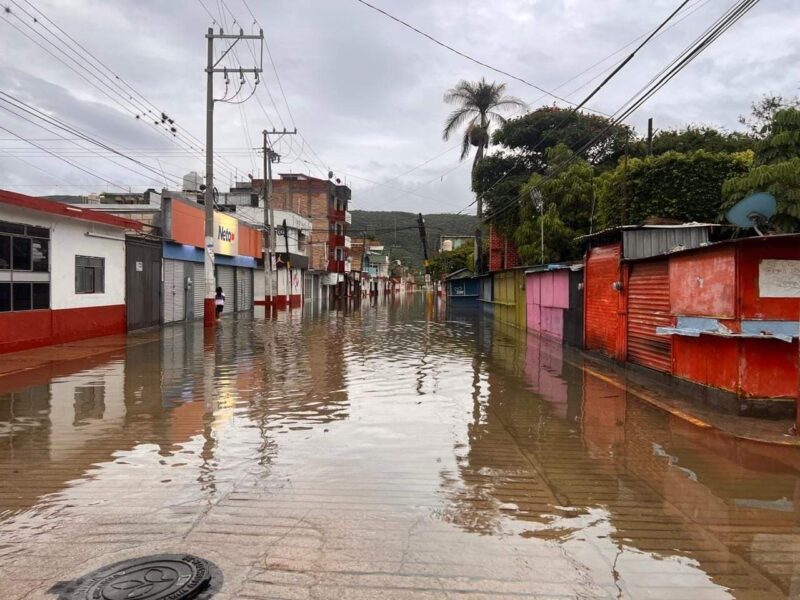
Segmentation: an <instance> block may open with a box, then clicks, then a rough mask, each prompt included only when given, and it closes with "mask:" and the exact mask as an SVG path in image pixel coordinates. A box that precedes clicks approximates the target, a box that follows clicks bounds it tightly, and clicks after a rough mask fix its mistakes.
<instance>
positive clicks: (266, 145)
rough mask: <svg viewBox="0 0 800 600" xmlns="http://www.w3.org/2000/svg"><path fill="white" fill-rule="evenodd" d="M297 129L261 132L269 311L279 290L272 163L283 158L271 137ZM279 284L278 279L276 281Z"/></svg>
mask: <svg viewBox="0 0 800 600" xmlns="http://www.w3.org/2000/svg"><path fill="white" fill-rule="evenodd" d="M296 133H297V128H295V129H294V131H287V130H286V129H284V130H283V131H277V130H275V129H273V130H272V131H267V130H266V129H265V130H264V131H262V132H261V134H262V135H263V138H264V140H263V151H264V184H263V185H262V186H261V193H262V195H263V196H264V235H265V236H269V237H268V238H267V237H265V239H264V241H265V244H264V283H265V285H264V290H265V293H266V298H264V306H265V308H266V310H269V308H270V306H272V304H273V303H274V302H275V296H276V295H277V292H278V290H273V287H272V284H273V281H272V257H273V256H275V212H274V211H273V210H272V163H274V162H280V160H281V157H280V155H279V154H278V153H276V152H274V151H273V150H272V145H271V144H270V141H269V136H270V135H280V136H284V135H295V134H296ZM275 283H276V284H277V279H276V281H275Z"/></svg>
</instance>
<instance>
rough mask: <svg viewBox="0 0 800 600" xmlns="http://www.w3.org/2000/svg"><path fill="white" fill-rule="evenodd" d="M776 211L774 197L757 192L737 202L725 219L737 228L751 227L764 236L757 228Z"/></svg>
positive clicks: (763, 224) (776, 204) (765, 222)
mask: <svg viewBox="0 0 800 600" xmlns="http://www.w3.org/2000/svg"><path fill="white" fill-rule="evenodd" d="M777 210H778V203H777V201H776V200H775V196H773V195H772V194H768V193H766V192H758V193H757V194H751V195H750V196H748V197H747V198H745V199H744V200H740V201H739V202H737V203H736V204H735V205H734V207H733V208H731V209H730V210H729V211H728V213H727V214H726V215H725V217H726V218H727V219H728V221H730V222H731V223H733V224H734V225H736V226H737V227H752V228H753V229H755V230H756V233H758V235H764V234H763V233H761V231H760V230H759V229H758V228H759V227H764V226H765V225H766V224H767V221H769V220H770V218H771V217H772V216H773V215H774V214H775V212H776V211H777Z"/></svg>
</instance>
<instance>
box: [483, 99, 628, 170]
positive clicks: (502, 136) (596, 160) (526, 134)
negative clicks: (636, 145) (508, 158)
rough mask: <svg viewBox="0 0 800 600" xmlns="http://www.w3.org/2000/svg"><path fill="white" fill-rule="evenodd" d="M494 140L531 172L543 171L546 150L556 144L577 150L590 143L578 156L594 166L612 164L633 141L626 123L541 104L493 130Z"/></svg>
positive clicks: (545, 162) (614, 163) (545, 164)
mask: <svg viewBox="0 0 800 600" xmlns="http://www.w3.org/2000/svg"><path fill="white" fill-rule="evenodd" d="M601 134H602V135H601ZM598 136H599V137H598ZM595 138H597V139H595ZM494 141H495V143H497V144H500V145H502V146H505V147H506V148H508V149H510V150H514V151H516V152H518V153H520V154H521V155H523V156H524V157H525V159H526V161H527V163H528V165H529V166H530V168H531V169H532V170H533V171H537V172H539V173H543V172H544V170H545V168H546V167H547V151H548V150H549V149H550V148H554V147H556V146H558V145H559V144H564V145H565V146H566V147H567V148H569V150H571V151H572V152H577V151H579V150H580V149H581V148H583V147H584V146H585V145H586V144H590V142H591V144H590V145H589V147H588V148H587V149H586V150H585V151H584V153H583V154H582V157H584V158H586V159H587V160H588V162H589V163H590V164H592V165H595V166H600V167H613V166H614V165H616V164H617V160H619V157H620V156H622V155H623V154H624V153H625V146H626V144H628V143H629V141H630V142H632V141H635V140H634V139H633V130H632V129H631V128H630V127H628V126H627V125H614V126H611V124H610V121H609V120H608V119H607V118H605V117H602V116H599V115H593V114H589V113H583V112H575V111H573V110H571V109H563V108H558V107H555V106H543V107H541V108H538V109H536V110H534V111H532V112H530V113H528V114H526V115H523V116H521V117H518V118H516V119H509V120H508V121H506V122H505V123H503V125H502V126H501V127H499V128H498V129H497V130H496V131H495V133H494Z"/></svg>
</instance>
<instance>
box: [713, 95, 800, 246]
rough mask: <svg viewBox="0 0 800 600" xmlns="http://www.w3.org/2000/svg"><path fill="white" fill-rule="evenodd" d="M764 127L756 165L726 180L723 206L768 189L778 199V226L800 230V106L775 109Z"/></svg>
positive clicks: (785, 230)
mask: <svg viewBox="0 0 800 600" xmlns="http://www.w3.org/2000/svg"><path fill="white" fill-rule="evenodd" d="M765 131H766V132H767V136H766V137H765V138H764V139H763V140H762V141H761V142H759V144H758V146H757V148H756V160H755V166H754V168H753V169H752V170H751V171H749V172H748V173H743V174H738V176H736V177H732V178H731V179H729V180H728V181H726V182H725V185H724V187H723V194H724V195H725V204H724V206H723V208H729V207H730V206H733V204H735V203H736V202H738V201H739V200H741V199H742V198H745V197H746V196H749V195H750V194H753V193H755V192H769V193H771V194H772V195H773V196H775V198H776V199H777V201H778V210H777V214H776V215H775V217H774V218H773V223H774V224H775V226H776V227H778V229H780V230H781V231H783V232H794V231H800V109H797V108H787V109H783V110H780V111H778V112H776V113H775V115H774V117H773V118H772V121H770V123H769V124H768V125H767V126H766V129H765Z"/></svg>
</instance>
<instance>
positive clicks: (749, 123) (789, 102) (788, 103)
mask: <svg viewBox="0 0 800 600" xmlns="http://www.w3.org/2000/svg"><path fill="white" fill-rule="evenodd" d="M786 108H800V98H798V97H797V96H795V97H794V98H784V97H783V96H767V95H764V96H762V97H761V99H760V100H759V101H758V102H753V103H752V104H751V105H750V115H749V116H745V115H739V123H741V124H742V125H744V126H745V127H746V128H747V130H748V131H749V132H750V134H751V135H753V136H755V137H756V138H765V137H767V135H769V126H770V123H772V121H773V119H774V118H775V114H776V113H777V112H778V111H781V110H783V109H786Z"/></svg>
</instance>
